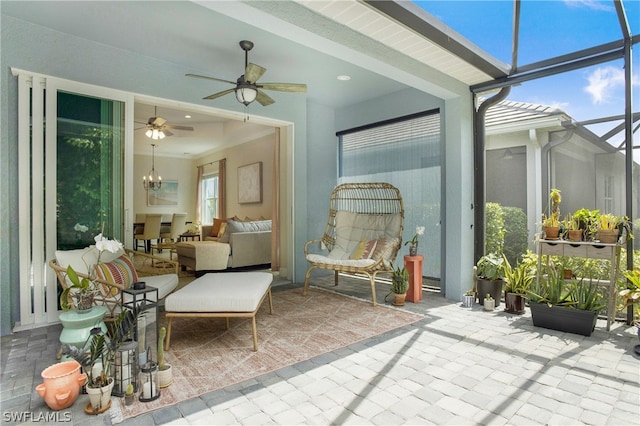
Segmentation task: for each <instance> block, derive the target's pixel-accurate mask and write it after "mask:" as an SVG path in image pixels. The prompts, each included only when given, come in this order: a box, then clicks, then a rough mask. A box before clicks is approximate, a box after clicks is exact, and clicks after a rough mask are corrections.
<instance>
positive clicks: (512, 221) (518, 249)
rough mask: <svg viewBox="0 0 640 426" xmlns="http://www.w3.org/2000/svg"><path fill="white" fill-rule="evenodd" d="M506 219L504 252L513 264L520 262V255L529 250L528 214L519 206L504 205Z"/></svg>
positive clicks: (504, 217) (503, 210)
mask: <svg viewBox="0 0 640 426" xmlns="http://www.w3.org/2000/svg"><path fill="white" fill-rule="evenodd" d="M502 217H503V220H504V230H505V232H504V245H503V249H502V251H503V253H504V254H505V255H506V256H507V259H509V262H511V264H512V265H515V264H516V263H518V262H517V261H518V257H520V255H522V254H523V253H525V252H526V251H527V242H528V240H529V230H528V224H527V214H526V213H525V212H524V210H522V209H521V208H519V207H507V206H503V207H502Z"/></svg>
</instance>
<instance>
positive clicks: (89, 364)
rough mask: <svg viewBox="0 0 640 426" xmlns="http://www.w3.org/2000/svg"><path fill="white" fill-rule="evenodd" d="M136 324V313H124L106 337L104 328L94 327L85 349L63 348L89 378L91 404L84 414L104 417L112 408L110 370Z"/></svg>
mask: <svg viewBox="0 0 640 426" xmlns="http://www.w3.org/2000/svg"><path fill="white" fill-rule="evenodd" d="M135 321H136V317H135V315H134V314H133V312H131V311H130V310H127V309H125V310H123V311H122V312H120V314H119V315H118V317H116V319H115V321H113V323H112V324H110V327H108V328H107V333H106V335H105V333H104V331H103V330H102V328H100V327H95V328H93V329H91V333H90V335H89V337H88V339H87V343H85V345H84V346H83V348H77V347H75V346H70V345H66V344H65V345H63V346H62V353H63V354H64V355H67V356H69V357H71V358H73V359H75V360H76V361H78V362H79V363H80V365H82V367H83V368H84V371H85V372H86V374H87V384H86V391H87V393H88V394H89V401H90V402H89V405H87V407H85V411H86V412H87V413H88V414H100V413H103V412H104V411H106V410H107V409H108V408H109V407H110V406H111V391H112V389H113V377H112V375H111V368H112V366H113V362H114V360H115V356H116V352H117V351H118V349H119V348H120V346H121V345H122V344H123V343H124V342H125V341H127V340H128V339H130V337H131V335H132V333H133V330H134V327H135ZM84 348H88V350H87V349H84Z"/></svg>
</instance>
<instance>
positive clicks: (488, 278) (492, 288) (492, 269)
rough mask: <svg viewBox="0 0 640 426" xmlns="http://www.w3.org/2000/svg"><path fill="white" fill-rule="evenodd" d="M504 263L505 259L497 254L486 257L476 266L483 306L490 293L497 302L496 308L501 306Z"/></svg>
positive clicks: (479, 293) (480, 301)
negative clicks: (485, 297) (484, 299)
mask: <svg viewBox="0 0 640 426" xmlns="http://www.w3.org/2000/svg"><path fill="white" fill-rule="evenodd" d="M503 262H504V258H503V257H501V256H498V255H497V254H495V253H490V254H487V255H484V256H482V257H481V258H480V259H479V260H478V263H477V265H476V267H477V275H478V278H477V283H476V288H477V290H478V303H480V304H483V303H484V302H483V297H484V296H485V295H486V294H487V293H489V294H490V295H491V297H493V298H494V299H495V301H496V308H497V307H498V306H500V299H501V297H502V287H503V285H504V281H503V280H502V278H503V276H504V268H503Z"/></svg>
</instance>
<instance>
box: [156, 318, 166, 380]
mask: <svg viewBox="0 0 640 426" xmlns="http://www.w3.org/2000/svg"><path fill="white" fill-rule="evenodd" d="M166 336H167V329H166V328H165V327H160V330H158V369H159V370H161V371H162V370H166V369H167V365H166V364H165V362H164V339H165V337H166Z"/></svg>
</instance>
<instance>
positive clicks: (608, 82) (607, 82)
mask: <svg viewBox="0 0 640 426" xmlns="http://www.w3.org/2000/svg"><path fill="white" fill-rule="evenodd" d="M587 80H588V81H589V85H588V86H587V87H585V88H584V90H585V92H587V93H588V94H589V95H591V102H593V103H594V104H596V105H598V104H601V103H602V102H606V101H607V100H608V99H609V98H610V97H611V94H612V92H613V91H614V90H615V89H616V88H618V87H624V70H622V69H620V68H615V67H604V68H597V69H595V70H594V71H593V72H592V73H591V74H589V75H588V76H587Z"/></svg>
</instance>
